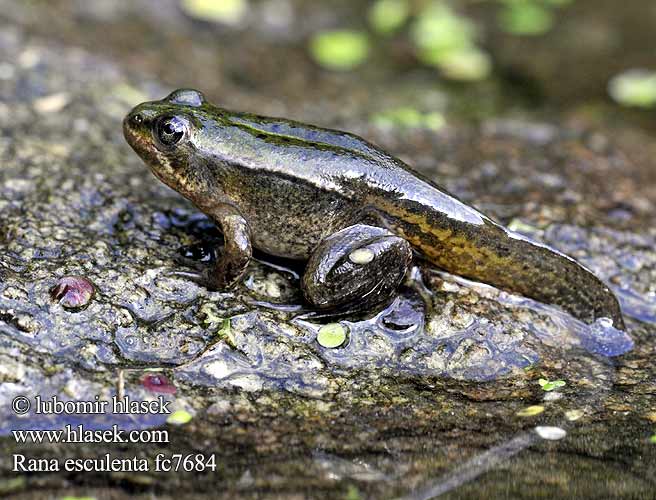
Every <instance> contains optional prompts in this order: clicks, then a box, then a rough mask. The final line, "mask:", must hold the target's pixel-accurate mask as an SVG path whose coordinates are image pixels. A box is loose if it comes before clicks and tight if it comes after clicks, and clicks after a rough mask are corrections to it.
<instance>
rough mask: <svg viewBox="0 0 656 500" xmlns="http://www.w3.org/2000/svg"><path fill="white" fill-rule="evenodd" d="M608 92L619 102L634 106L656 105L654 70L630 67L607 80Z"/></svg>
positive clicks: (655, 75)
mask: <svg viewBox="0 0 656 500" xmlns="http://www.w3.org/2000/svg"><path fill="white" fill-rule="evenodd" d="M608 93H609V94H610V96H611V97H612V98H613V99H614V100H615V101H616V102H617V103H619V104H621V105H623V106H630V107H636V108H651V107H654V106H656V71H648V70H646V69H630V70H628V71H625V72H623V73H620V74H619V75H617V76H615V77H613V78H612V79H611V80H610V82H608Z"/></svg>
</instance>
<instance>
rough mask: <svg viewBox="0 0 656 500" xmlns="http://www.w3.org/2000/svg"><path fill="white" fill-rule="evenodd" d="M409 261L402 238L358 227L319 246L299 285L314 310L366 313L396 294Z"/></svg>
mask: <svg viewBox="0 0 656 500" xmlns="http://www.w3.org/2000/svg"><path fill="white" fill-rule="evenodd" d="M411 261H412V248H411V246H410V244H409V243H408V242H407V241H406V240H404V239H403V238H400V237H398V236H396V235H395V234H393V233H391V232H389V231H387V230H386V229H382V228H379V227H374V226H367V225H364V224H356V225H353V226H349V227H347V228H345V229H342V230H341V231H338V232H336V233H334V234H332V235H331V236H329V237H327V238H326V239H324V240H323V241H321V243H319V246H318V247H317V248H316V249H315V250H314V252H313V254H312V255H311V256H310V259H309V261H308V264H307V267H306V269H305V273H304V274H303V279H302V282H301V287H302V289H303V294H304V296H305V298H306V300H307V301H308V302H309V303H310V304H312V305H313V306H315V307H317V308H318V309H324V310H325V309H349V311H364V310H367V309H369V308H371V307H373V306H376V305H380V304H381V303H383V302H385V301H387V300H389V299H390V298H391V297H392V296H393V295H394V293H395V291H396V288H397V287H398V286H399V285H400V284H401V281H402V280H403V277H404V276H405V273H406V271H407V270H408V268H409V266H410V263H411Z"/></svg>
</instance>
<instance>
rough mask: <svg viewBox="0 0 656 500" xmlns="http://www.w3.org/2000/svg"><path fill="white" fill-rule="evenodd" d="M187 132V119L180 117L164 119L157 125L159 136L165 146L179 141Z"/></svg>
mask: <svg viewBox="0 0 656 500" xmlns="http://www.w3.org/2000/svg"><path fill="white" fill-rule="evenodd" d="M184 133H185V121H184V120H183V119H181V118H178V117H175V116H174V117H170V118H166V119H163V120H161V121H160V122H159V124H158V126H157V138H158V139H159V141H160V142H161V143H162V144H164V145H165V146H172V145H174V144H176V143H178V142H179V141H180V140H181V139H182V137H183V136H184Z"/></svg>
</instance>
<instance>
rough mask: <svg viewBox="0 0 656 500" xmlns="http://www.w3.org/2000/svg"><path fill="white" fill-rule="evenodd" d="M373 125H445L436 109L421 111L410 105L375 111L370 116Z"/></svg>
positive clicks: (420, 126)
mask: <svg viewBox="0 0 656 500" xmlns="http://www.w3.org/2000/svg"><path fill="white" fill-rule="evenodd" d="M371 121H372V123H373V124H374V125H376V126H379V127H383V128H396V127H398V128H406V129H416V128H425V129H428V130H439V129H441V128H442V127H444V126H445V125H446V120H445V118H444V115H442V113H438V112H436V111H433V112H429V113H422V112H420V111H419V110H417V109H415V108H412V107H410V106H404V107H400V108H395V109H390V110H387V111H382V112H380V113H376V114H375V115H373V116H372V117H371Z"/></svg>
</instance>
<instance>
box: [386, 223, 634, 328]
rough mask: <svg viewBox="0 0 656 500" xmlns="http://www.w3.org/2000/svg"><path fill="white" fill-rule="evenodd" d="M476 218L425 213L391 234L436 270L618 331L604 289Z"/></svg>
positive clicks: (568, 262) (541, 248)
mask: <svg viewBox="0 0 656 500" xmlns="http://www.w3.org/2000/svg"><path fill="white" fill-rule="evenodd" d="M479 215H480V219H479V220H480V223H478V224H471V223H466V222H462V221H457V220H453V219H452V218H446V217H444V216H443V215H437V214H435V213H433V214H430V215H429V216H428V219H427V222H428V223H427V224H417V223H411V222H410V223H409V222H408V218H406V220H405V221H399V220H398V219H397V220H396V221H395V222H396V224H395V226H396V228H397V230H398V231H399V232H400V233H401V234H402V235H403V236H404V237H405V238H407V239H408V240H410V241H411V242H412V243H413V245H415V246H416V247H418V248H419V249H420V250H421V252H422V253H423V254H424V255H425V256H426V257H428V259H429V260H430V261H432V262H433V263H434V264H435V265H437V266H439V267H441V268H442V269H444V270H446V271H448V272H450V273H453V274H457V275H460V276H463V277H466V278H470V279H473V280H476V281H481V282H483V283H487V284H490V285H493V286H495V287H497V288H501V289H503V290H507V291H510V292H513V293H518V294H520V295H523V296H525V297H529V298H532V299H535V300H537V301H540V302H543V303H546V304H554V305H557V306H560V307H561V308H563V309H564V310H565V311H567V312H568V313H570V314H571V315H572V316H574V317H576V318H578V319H580V320H582V321H585V322H586V323H593V322H594V321H595V320H596V319H598V318H604V317H605V318H610V319H612V320H613V325H614V326H615V328H618V329H622V330H623V329H624V328H625V327H624V320H623V318H622V312H621V309H620V305H619V302H618V300H617V298H616V297H615V295H614V294H613V292H612V291H611V290H610V289H609V288H608V286H607V285H606V284H605V283H604V282H603V281H602V280H601V279H599V278H598V277H597V276H595V274H594V273H593V272H592V271H590V270H589V269H587V268H586V267H585V266H583V265H582V264H580V263H579V262H577V261H576V260H574V259H572V258H571V257H568V256H567V255H565V254H562V253H560V252H558V251H557V250H554V249H553V248H550V247H548V246H546V245H543V244H540V243H537V242H534V241H532V240H530V239H528V238H526V237H524V236H521V235H519V234H516V233H514V232H512V231H510V230H508V229H506V228H504V227H503V226H500V225H498V224H496V223H495V222H493V221H491V220H490V219H488V218H487V217H485V216H483V215H482V214H479Z"/></svg>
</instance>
